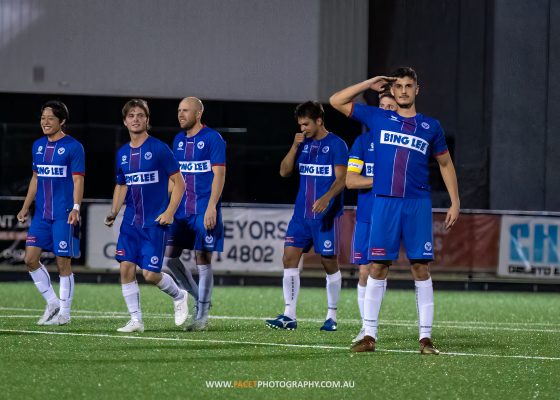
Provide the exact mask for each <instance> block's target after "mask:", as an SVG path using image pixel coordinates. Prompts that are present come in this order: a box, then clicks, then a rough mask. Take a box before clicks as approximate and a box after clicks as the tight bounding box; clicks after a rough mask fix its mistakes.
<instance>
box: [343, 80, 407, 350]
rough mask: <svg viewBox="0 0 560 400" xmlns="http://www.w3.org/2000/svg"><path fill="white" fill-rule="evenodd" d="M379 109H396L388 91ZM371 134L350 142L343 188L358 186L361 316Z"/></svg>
mask: <svg viewBox="0 0 560 400" xmlns="http://www.w3.org/2000/svg"><path fill="white" fill-rule="evenodd" d="M379 108H381V109H383V110H391V111H395V110H396V109H397V102H396V101H395V98H394V97H393V95H391V93H390V92H388V91H386V92H383V93H381V94H380V95H379ZM374 150H375V146H374V144H373V136H372V134H371V133H370V132H364V133H362V134H361V135H360V136H359V137H358V138H357V139H356V141H355V142H354V144H353V145H352V148H351V149H350V154H349V156H348V168H347V170H346V187H347V188H348V189H358V205H357V207H356V224H355V226H354V236H353V237H352V264H355V265H358V266H359V267H358V268H359V275H358V276H359V277H358V287H357V289H358V308H359V310H360V318H361V319H362V320H363V319H364V297H365V294H366V285H367V279H368V276H369V260H368V257H367V254H368V244H369V240H368V239H369V232H370V220H371V209H372V205H373V199H374V196H373V194H372V192H371V187H372V185H373V162H374ZM364 335H365V327H364V326H363V325H362V328H361V329H360V332H359V333H358V335H357V336H356V337H355V338H354V340H353V342H354V343H355V342H357V341H359V340H362V339H363V337H364Z"/></svg>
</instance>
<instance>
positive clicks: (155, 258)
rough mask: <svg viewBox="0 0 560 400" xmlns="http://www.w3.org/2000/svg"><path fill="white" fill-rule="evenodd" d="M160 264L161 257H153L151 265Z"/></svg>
mask: <svg viewBox="0 0 560 400" xmlns="http://www.w3.org/2000/svg"><path fill="white" fill-rule="evenodd" d="M158 262H159V257H156V256H152V258H150V264H157V263H158Z"/></svg>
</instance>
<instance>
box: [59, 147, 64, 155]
mask: <svg viewBox="0 0 560 400" xmlns="http://www.w3.org/2000/svg"><path fill="white" fill-rule="evenodd" d="M65 151H66V149H65V148H64V147H61V148H60V149H58V151H57V153H58V154H59V155H63V154H64V152H65Z"/></svg>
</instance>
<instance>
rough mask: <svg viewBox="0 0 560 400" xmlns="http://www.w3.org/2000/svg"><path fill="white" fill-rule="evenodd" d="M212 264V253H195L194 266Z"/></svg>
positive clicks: (198, 251)
mask: <svg viewBox="0 0 560 400" xmlns="http://www.w3.org/2000/svg"><path fill="white" fill-rule="evenodd" d="M211 262H212V253H209V252H207V251H200V250H197V251H196V264H197V265H209V264H210V263H211Z"/></svg>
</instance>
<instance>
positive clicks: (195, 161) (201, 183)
mask: <svg viewBox="0 0 560 400" xmlns="http://www.w3.org/2000/svg"><path fill="white" fill-rule="evenodd" d="M203 113H204V105H203V104H202V101H200V100H199V99H197V98H196V97H186V98H184V99H183V100H182V101H181V102H180V103H179V108H178V118H179V125H180V126H181V128H182V129H183V131H182V132H179V133H178V134H177V136H176V137H175V140H174V141H173V152H174V154H175V157H176V158H177V160H179V165H180V167H181V173H182V178H183V180H184V181H185V190H184V193H183V198H182V199H181V204H180V205H179V208H178V209H177V213H176V214H175V222H174V223H173V225H172V226H171V231H170V235H169V238H168V241H167V244H168V247H167V250H166V258H165V265H166V266H167V268H169V269H170V270H171V272H172V273H173V275H174V276H175V278H176V279H177V281H178V282H179V284H180V285H181V286H183V287H184V288H185V289H187V290H188V291H190V293H191V294H192V295H193V296H194V298H195V299H197V307H196V308H195V309H196V316H195V317H194V320H193V321H192V323H191V324H189V325H188V326H187V330H189V331H201V330H206V329H207V327H208V313H209V308H210V301H211V299H212V288H213V286H214V278H213V274H212V264H211V262H212V252H214V251H222V250H223V247H224V226H223V223H222V212H221V200H220V199H221V196H222V190H223V188H224V183H225V176H226V143H225V141H224V139H223V138H222V137H221V136H220V134H219V133H218V132H216V131H215V130H213V129H211V128H209V127H207V126H206V125H203V124H202V122H201V118H202V114H203ZM183 249H190V250H195V254H196V266H197V268H198V273H199V286H198V287H197V286H196V283H195V282H194V280H193V278H192V275H191V272H190V270H189V269H188V268H185V267H184V266H183V265H182V263H181V261H180V259H179V258H178V257H179V256H180V255H181V252H182V251H183Z"/></svg>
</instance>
